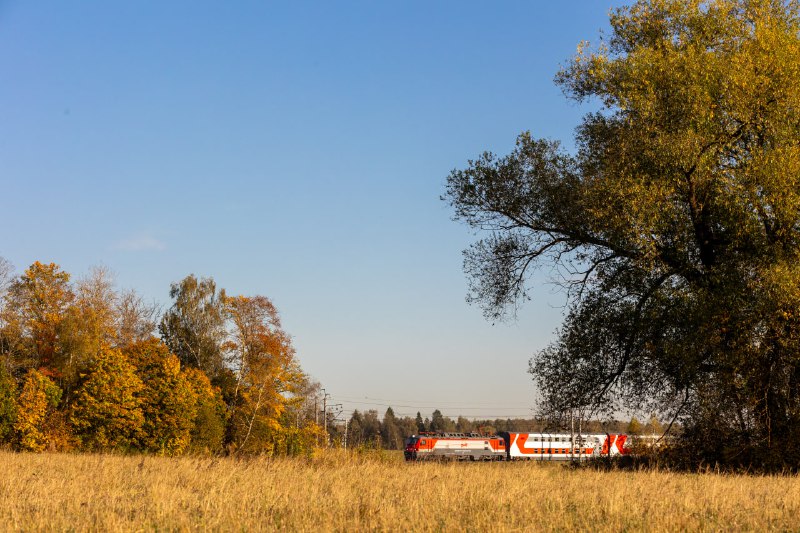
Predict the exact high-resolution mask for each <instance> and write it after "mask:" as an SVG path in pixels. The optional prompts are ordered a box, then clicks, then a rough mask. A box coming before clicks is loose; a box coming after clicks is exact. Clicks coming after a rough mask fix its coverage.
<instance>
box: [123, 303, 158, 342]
mask: <svg viewBox="0 0 800 533" xmlns="http://www.w3.org/2000/svg"><path fill="white" fill-rule="evenodd" d="M114 307H115V315H116V323H117V341H116V342H117V345H118V346H120V347H125V346H128V345H131V344H135V343H137V342H143V341H147V340H148V339H149V338H150V337H152V336H153V333H154V332H155V330H156V323H157V320H156V318H157V316H158V313H159V308H158V306H157V305H156V304H148V303H146V302H145V301H144V300H143V299H142V297H141V296H140V295H139V294H138V293H137V292H136V291H134V290H124V291H121V292H120V293H119V294H118V295H117V298H116V299H115V303H114Z"/></svg>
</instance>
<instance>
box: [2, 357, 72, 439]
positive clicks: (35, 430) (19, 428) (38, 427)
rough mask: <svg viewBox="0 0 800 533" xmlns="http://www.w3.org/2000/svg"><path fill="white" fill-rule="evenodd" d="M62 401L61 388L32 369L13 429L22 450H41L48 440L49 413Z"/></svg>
mask: <svg viewBox="0 0 800 533" xmlns="http://www.w3.org/2000/svg"><path fill="white" fill-rule="evenodd" d="M60 401H61V389H59V388H58V386H57V385H56V384H55V383H53V381H52V380H50V378H48V377H47V376H45V375H43V374H42V373H40V372H38V371H37V370H29V371H28V373H27V374H26V376H25V381H24V382H23V385H22V390H21V391H20V394H19V398H18V399H17V401H16V413H15V418H14V424H13V428H14V432H15V437H16V438H15V441H16V445H17V447H18V448H19V449H20V450H24V451H31V452H40V451H42V450H44V449H45V448H46V447H47V445H48V444H49V443H50V441H49V438H48V437H49V432H48V430H47V428H48V422H49V420H48V415H51V414H52V413H53V412H54V411H55V409H56V407H57V406H58V404H59V402H60Z"/></svg>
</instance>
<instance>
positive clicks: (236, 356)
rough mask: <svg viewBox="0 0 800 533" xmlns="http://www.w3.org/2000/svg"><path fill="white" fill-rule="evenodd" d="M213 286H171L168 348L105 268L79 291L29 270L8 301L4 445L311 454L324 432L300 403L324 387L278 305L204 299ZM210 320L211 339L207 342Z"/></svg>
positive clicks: (51, 273) (188, 282)
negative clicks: (306, 365)
mask: <svg viewBox="0 0 800 533" xmlns="http://www.w3.org/2000/svg"><path fill="white" fill-rule="evenodd" d="M203 284H205V285H203ZM203 286H205V287H209V286H210V287H212V288H213V287H214V286H213V280H208V279H203V280H200V282H198V280H196V278H194V276H189V277H187V278H186V279H185V280H183V281H182V282H181V283H180V284H174V285H173V291H172V292H171V296H172V297H173V299H174V302H173V306H172V307H171V308H170V309H169V310H168V311H167V312H166V313H165V314H164V317H162V320H161V326H160V327H159V330H161V332H162V338H163V339H164V340H166V341H167V343H166V344H165V342H163V341H162V340H161V339H158V338H156V337H155V336H154V335H153V332H154V331H155V329H156V324H157V320H156V318H157V317H156V313H155V311H154V307H153V306H147V305H145V304H143V303H142V300H141V298H139V297H137V296H136V295H135V294H133V293H131V292H127V293H125V292H119V291H117V290H116V289H115V288H114V287H113V284H112V283H111V281H110V277H109V276H108V273H107V272H105V271H103V270H102V269H96V270H94V271H93V272H92V273H91V274H90V275H89V276H87V277H85V278H83V279H81V280H78V281H77V282H75V283H72V282H71V280H70V276H69V274H67V273H65V272H63V271H61V269H60V268H59V267H58V266H57V265H55V264H52V263H51V264H47V265H45V264H42V263H38V262H37V263H34V264H33V265H31V267H30V268H28V269H27V270H26V271H25V272H24V273H23V274H22V275H20V276H19V277H18V278H16V279H14V280H13V281H12V282H11V283H10V284H9V288H8V290H6V291H5V292H4V293H0V297H2V300H0V446H2V445H6V446H11V447H13V448H14V449H18V450H28V451H42V450H44V449H78V450H111V449H114V450H139V451H147V452H153V453H159V454H166V455H177V454H182V453H187V452H195V453H197V452H212V453H217V452H221V451H223V450H226V451H229V452H245V451H246V452H248V453H270V454H272V453H288V452H291V453H298V452H300V453H302V452H306V451H308V450H309V449H310V447H311V445H312V444H313V442H315V440H316V437H317V435H318V434H319V427H318V426H317V425H316V424H315V423H314V422H313V414H312V415H311V416H309V415H308V413H307V412H303V411H302V406H303V405H305V404H306V403H307V402H305V401H304V398H303V397H302V395H303V394H307V393H308V391H313V389H314V387H313V383H312V382H311V381H310V380H309V379H308V377H307V376H306V375H305V374H304V373H303V372H302V370H301V369H300V366H299V364H298V363H297V360H296V358H295V354H294V349H293V348H292V345H291V339H290V337H289V336H288V335H287V334H286V333H285V332H284V331H283V330H282V329H281V327H280V320H279V317H278V313H277V310H276V309H275V307H274V305H273V304H272V303H271V302H270V300H269V299H268V298H266V297H263V296H255V297H245V296H236V297H227V296H226V295H225V294H224V291H220V292H219V294H216V293H215V292H214V291H215V289H214V291H212V292H213V293H214V294H213V295H214V297H213V298H204V297H203V296H204V295H203V294H200V296H201V297H200V298H193V297H192V296H193V295H194V296H196V295H197V293H196V291H195V292H192V290H193V289H192V287H194V288H197V287H203ZM176 288H177V289H176ZM180 288H183V289H187V288H188V289H187V290H185V291H184V293H183V295H184V296H188V297H187V298H184V299H183V300H181V298H180V297H181V294H180V290H178V289H180ZM193 306H194V307H196V308H193ZM208 316H212V317H217V320H216V322H214V324H215V326H214V328H213V331H204V330H203V326H204V325H205V324H207V322H208V321H207V320H206V318H207V317H208ZM187 317H188V318H191V317H194V318H197V319H198V320H195V321H192V320H188V319H187ZM167 321H171V322H170V324H167V325H164V324H165V323H166V322H167ZM177 326H180V327H177ZM173 346H175V347H177V350H176V352H177V353H178V354H180V356H179V355H176V353H175V352H173V351H172V350H171V349H170V348H171V347H173ZM193 354H203V358H199V357H192V355H193ZM201 362H206V363H207V364H206V365H202V366H201V364H200V363H201ZM193 363H194V364H193ZM203 366H204V367H203Z"/></svg>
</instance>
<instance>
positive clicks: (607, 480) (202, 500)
mask: <svg viewBox="0 0 800 533" xmlns="http://www.w3.org/2000/svg"><path fill="white" fill-rule="evenodd" d="M0 528H2V529H5V530H16V531H37V530H55V531H67V530H93V531H142V530H160V531H163V530H196V529H200V530H226V531H227V530H239V531H243V530H276V529H277V530H291V531H297V530H323V531H343V530H348V531H353V530H378V531H382V530H386V531H396V530H406V529H411V530H416V531H458V530H466V531H506V530H512V531H529V530H539V529H544V530H579V531H585V530H592V531H594V530H606V531H612V530H613V531H623V530H627V531H631V530H663V531H684V530H703V531H717V530H725V531H730V530H758V531H761V530H786V531H797V530H800V478H798V477H797V476H787V477H747V476H736V475H720V474H691V475H690V474H675V473H666V472H599V471H593V470H592V471H587V470H573V469H570V468H565V467H562V466H560V465H548V464H544V465H543V464H535V463H534V464H531V463H511V464H505V463H476V464H472V463H454V464H430V463H425V464H405V463H403V462H402V459H401V457H400V456H399V455H390V454H377V455H357V454H345V453H342V452H328V453H322V454H320V455H318V456H316V457H314V458H311V459H247V460H237V459H233V458H225V459H213V458H177V459H171V458H160V457H131V456H128V457H124V456H113V455H61V454H43V455H27V454H13V453H7V452H0Z"/></svg>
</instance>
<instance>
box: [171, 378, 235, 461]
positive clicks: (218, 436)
mask: <svg viewBox="0 0 800 533" xmlns="http://www.w3.org/2000/svg"><path fill="white" fill-rule="evenodd" d="M182 375H183V376H184V378H185V379H186V381H187V383H188V384H189V387H190V388H191V390H192V394H193V397H194V399H195V403H194V411H193V413H192V418H191V420H192V428H191V442H190V447H189V449H190V450H191V451H192V452H194V453H219V452H221V451H222V447H223V442H224V439H225V425H226V422H227V420H228V407H227V405H225V402H224V400H223V399H222V394H221V393H220V390H219V388H218V387H214V386H212V385H211V381H210V380H209V379H208V376H206V374H205V373H204V372H203V371H202V370H200V369H199V368H193V367H188V368H185V369H184V370H183V371H182Z"/></svg>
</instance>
